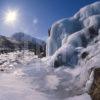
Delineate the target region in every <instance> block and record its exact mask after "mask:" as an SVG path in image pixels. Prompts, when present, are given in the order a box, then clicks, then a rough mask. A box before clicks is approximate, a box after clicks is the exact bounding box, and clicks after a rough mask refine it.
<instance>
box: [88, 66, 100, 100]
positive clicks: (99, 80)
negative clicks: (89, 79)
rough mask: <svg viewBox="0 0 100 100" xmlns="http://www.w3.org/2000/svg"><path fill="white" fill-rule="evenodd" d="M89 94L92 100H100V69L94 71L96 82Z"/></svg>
mask: <svg viewBox="0 0 100 100" xmlns="http://www.w3.org/2000/svg"><path fill="white" fill-rule="evenodd" d="M89 93H90V95H91V97H92V100H100V68H97V69H95V70H94V81H93V84H92V86H91V89H90V91H89Z"/></svg>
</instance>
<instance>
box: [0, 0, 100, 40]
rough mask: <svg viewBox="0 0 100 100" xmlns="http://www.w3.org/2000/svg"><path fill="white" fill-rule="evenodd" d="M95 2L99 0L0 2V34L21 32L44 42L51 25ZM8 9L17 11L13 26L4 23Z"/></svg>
mask: <svg viewBox="0 0 100 100" xmlns="http://www.w3.org/2000/svg"><path fill="white" fill-rule="evenodd" d="M96 1H99V0H0V34H3V35H7V36H10V35H12V34H13V33H15V32H20V31H22V32H25V33H27V34H29V35H32V36H34V37H38V38H41V39H44V40H45V39H46V38H47V32H48V28H49V27H50V26H51V25H52V23H54V22H55V21H57V20H59V19H62V18H66V17H70V16H72V15H74V14H75V13H76V12H77V11H78V10H79V9H80V8H81V7H83V6H85V5H87V4H90V3H93V2H96ZM8 9H10V10H18V17H17V20H16V22H15V23H14V25H10V24H9V25H8V24H7V25H6V24H5V23H4V20H5V19H4V17H5V13H6V12H7V10H8Z"/></svg>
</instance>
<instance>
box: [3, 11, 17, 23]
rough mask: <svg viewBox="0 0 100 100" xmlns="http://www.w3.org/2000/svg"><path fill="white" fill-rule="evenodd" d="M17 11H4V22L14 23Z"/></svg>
mask: <svg viewBox="0 0 100 100" xmlns="http://www.w3.org/2000/svg"><path fill="white" fill-rule="evenodd" d="M17 17H18V12H17V10H8V11H7V12H6V13H5V18H4V21H5V23H6V24H14V23H15V22H16V20H17Z"/></svg>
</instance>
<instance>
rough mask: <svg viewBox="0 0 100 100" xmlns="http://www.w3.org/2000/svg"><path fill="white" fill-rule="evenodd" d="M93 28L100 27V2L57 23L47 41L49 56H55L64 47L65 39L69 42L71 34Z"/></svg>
mask: <svg viewBox="0 0 100 100" xmlns="http://www.w3.org/2000/svg"><path fill="white" fill-rule="evenodd" d="M91 26H95V27H99V26H100V2H96V3H93V4H91V5H88V6H85V7H83V8H82V9H80V11H79V12H77V13H76V14H75V15H74V16H73V17H71V18H65V19H62V20H60V21H57V22H55V23H54V24H53V25H52V27H51V30H50V37H49V38H48V41H47V55H48V56H51V55H53V54H54V53H55V52H56V50H58V49H59V48H60V47H61V46H62V44H63V39H64V38H65V37H66V41H67V37H68V36H69V35H70V34H74V33H75V32H77V31H80V30H81V29H83V28H87V27H91ZM64 41H65V40H64Z"/></svg>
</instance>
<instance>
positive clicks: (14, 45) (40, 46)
mask: <svg viewBox="0 0 100 100" xmlns="http://www.w3.org/2000/svg"><path fill="white" fill-rule="evenodd" d="M0 48H2V51H3V50H5V51H6V50H8V51H11V50H12V51H14V50H18V49H19V50H22V49H29V50H31V51H34V52H35V54H36V55H39V56H41V57H42V56H45V52H46V51H45V48H46V43H45V42H44V41H43V40H40V39H37V38H34V37H31V36H30V35H27V34H25V33H22V32H19V33H15V34H13V35H12V36H11V37H6V36H2V35H1V36H0ZM41 53H42V54H41Z"/></svg>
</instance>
